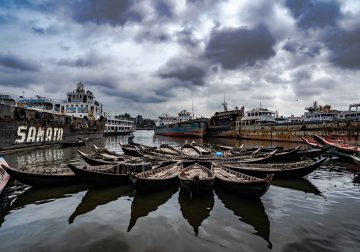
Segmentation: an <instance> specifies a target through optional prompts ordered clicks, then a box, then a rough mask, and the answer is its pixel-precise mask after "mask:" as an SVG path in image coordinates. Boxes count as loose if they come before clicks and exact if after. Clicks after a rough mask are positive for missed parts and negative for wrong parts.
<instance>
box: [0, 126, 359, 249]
mask: <svg viewBox="0 0 360 252" xmlns="http://www.w3.org/2000/svg"><path fill="white" fill-rule="evenodd" d="M184 140H185V139H182V138H168V137H160V136H153V132H152V131H137V132H135V141H136V142H140V143H144V144H149V145H160V144H161V143H171V144H181V143H183V142H184ZM191 140H192V139H188V141H191ZM119 141H122V142H126V141H127V136H117V137H104V138H103V139H102V140H94V141H91V142H90V143H89V144H88V146H85V147H81V149H82V150H84V151H89V152H90V151H91V148H92V147H91V145H92V144H96V145H98V146H101V147H103V146H106V147H108V148H111V149H113V150H115V151H119V152H121V149H120V147H119V145H118V142H119ZM201 141H204V142H210V143H219V144H224V145H237V146H239V145H241V144H243V143H244V144H245V146H253V145H271V143H270V142H259V141H243V142H240V141H237V140H235V139H216V138H214V139H204V140H201ZM272 145H274V146H276V145H282V146H284V147H287V148H288V147H294V146H296V144H290V143H282V144H281V143H272ZM5 158H6V160H7V161H8V163H9V164H10V165H11V166H14V167H21V166H27V167H60V166H66V163H68V162H70V161H78V162H82V161H80V157H79V155H78V154H77V153H76V152H75V151H74V149H73V148H64V149H58V148H47V149H38V150H33V151H27V152H18V153H12V154H7V155H5ZM352 168H354V167H353V165H352V164H347V163H340V162H335V161H331V162H329V163H327V164H326V165H325V166H323V167H321V168H320V169H319V170H317V171H316V172H314V173H312V174H310V175H309V176H307V177H306V178H303V179H299V180H279V181H274V182H273V184H272V186H270V189H269V191H268V192H267V193H266V194H265V195H264V196H263V197H262V198H261V199H259V200H245V199H240V198H238V197H236V196H234V195H232V194H229V193H228V192H226V191H223V190H221V188H215V189H214V193H213V194H212V195H208V196H205V197H202V198H199V199H196V200H191V199H189V197H188V195H187V194H184V193H183V192H182V191H180V190H179V189H178V188H176V187H175V188H169V189H167V190H164V191H161V192H158V193H154V194H150V195H138V194H136V193H134V192H133V190H132V188H131V187H130V186H123V187H117V188H103V189H98V188H91V187H88V186H86V185H80V186H68V187H60V188H48V189H37V188H30V187H26V188H21V189H20V188H19V189H18V190H15V191H13V192H9V197H8V198H6V199H8V201H7V202H8V203H9V205H8V206H6V207H5V208H4V209H2V210H1V212H0V213H1V214H0V251H4V252H5V251H6V252H8V251H102V252H104V251H207V252H208V251H358V249H359V246H360V218H359V214H360V188H359V184H356V183H353V178H354V175H353V174H352V173H351V172H350V171H349V170H350V169H352ZM5 202H6V201H5Z"/></svg>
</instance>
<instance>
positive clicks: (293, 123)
mask: <svg viewBox="0 0 360 252" xmlns="http://www.w3.org/2000/svg"><path fill="white" fill-rule="evenodd" d="M305 109H306V110H307V112H305V113H304V115H303V116H301V117H294V116H292V117H289V118H285V117H279V116H277V113H274V112H273V111H270V110H268V109H265V108H261V106H260V107H259V108H256V109H253V110H249V111H246V112H245V113H244V116H243V117H239V118H238V119H237V122H236V128H237V133H238V137H239V138H242V139H258V140H271V141H292V142H302V138H303V137H305V138H307V137H310V138H312V137H313V136H315V135H318V136H326V137H329V136H332V137H333V138H335V139H339V140H344V141H347V142H354V143H356V142H358V141H359V132H360V104H351V105H350V106H349V110H348V111H338V110H333V109H331V106H330V105H325V106H321V105H318V104H317V102H314V104H313V105H312V106H310V107H306V108H305Z"/></svg>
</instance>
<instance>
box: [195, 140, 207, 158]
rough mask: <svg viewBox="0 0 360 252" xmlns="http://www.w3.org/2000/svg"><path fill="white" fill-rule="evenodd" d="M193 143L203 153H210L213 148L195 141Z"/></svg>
mask: <svg viewBox="0 0 360 252" xmlns="http://www.w3.org/2000/svg"><path fill="white" fill-rule="evenodd" d="M191 145H192V146H194V147H195V148H196V149H198V150H199V151H200V153H201V155H210V154H211V150H210V149H209V148H207V147H205V146H204V145H202V144H200V143H197V142H194V141H193V142H192V143H191Z"/></svg>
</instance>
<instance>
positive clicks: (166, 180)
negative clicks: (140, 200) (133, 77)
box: [129, 162, 182, 193]
mask: <svg viewBox="0 0 360 252" xmlns="http://www.w3.org/2000/svg"><path fill="white" fill-rule="evenodd" d="M181 167H182V164H181V162H165V163H164V164H162V165H160V166H159V167H157V168H155V169H152V170H148V171H144V172H140V173H137V174H130V175H129V176H130V180H131V182H132V183H133V185H134V187H135V189H136V191H137V192H140V193H146V192H154V191H158V190H161V189H163V188H166V187H168V186H171V185H174V184H176V183H177V182H178V174H179V172H180V170H181Z"/></svg>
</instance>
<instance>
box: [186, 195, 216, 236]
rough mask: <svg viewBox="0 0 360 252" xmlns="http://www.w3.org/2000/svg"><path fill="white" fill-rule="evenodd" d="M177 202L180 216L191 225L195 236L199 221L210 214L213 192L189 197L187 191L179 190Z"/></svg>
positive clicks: (197, 231) (212, 204)
mask: <svg viewBox="0 0 360 252" xmlns="http://www.w3.org/2000/svg"><path fill="white" fill-rule="evenodd" d="M179 204H180V210H181V213H182V216H183V217H184V218H185V219H186V220H187V221H188V223H189V224H190V225H191V226H192V227H193V229H194V233H195V235H196V236H197V235H198V233H199V227H200V226H201V223H202V222H203V221H204V220H205V219H207V218H208V217H209V216H210V212H211V210H212V209H213V207H214V194H213V193H209V194H206V195H201V197H197V198H193V199H191V198H190V196H189V194H188V193H186V192H185V191H184V190H180V192H179Z"/></svg>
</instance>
